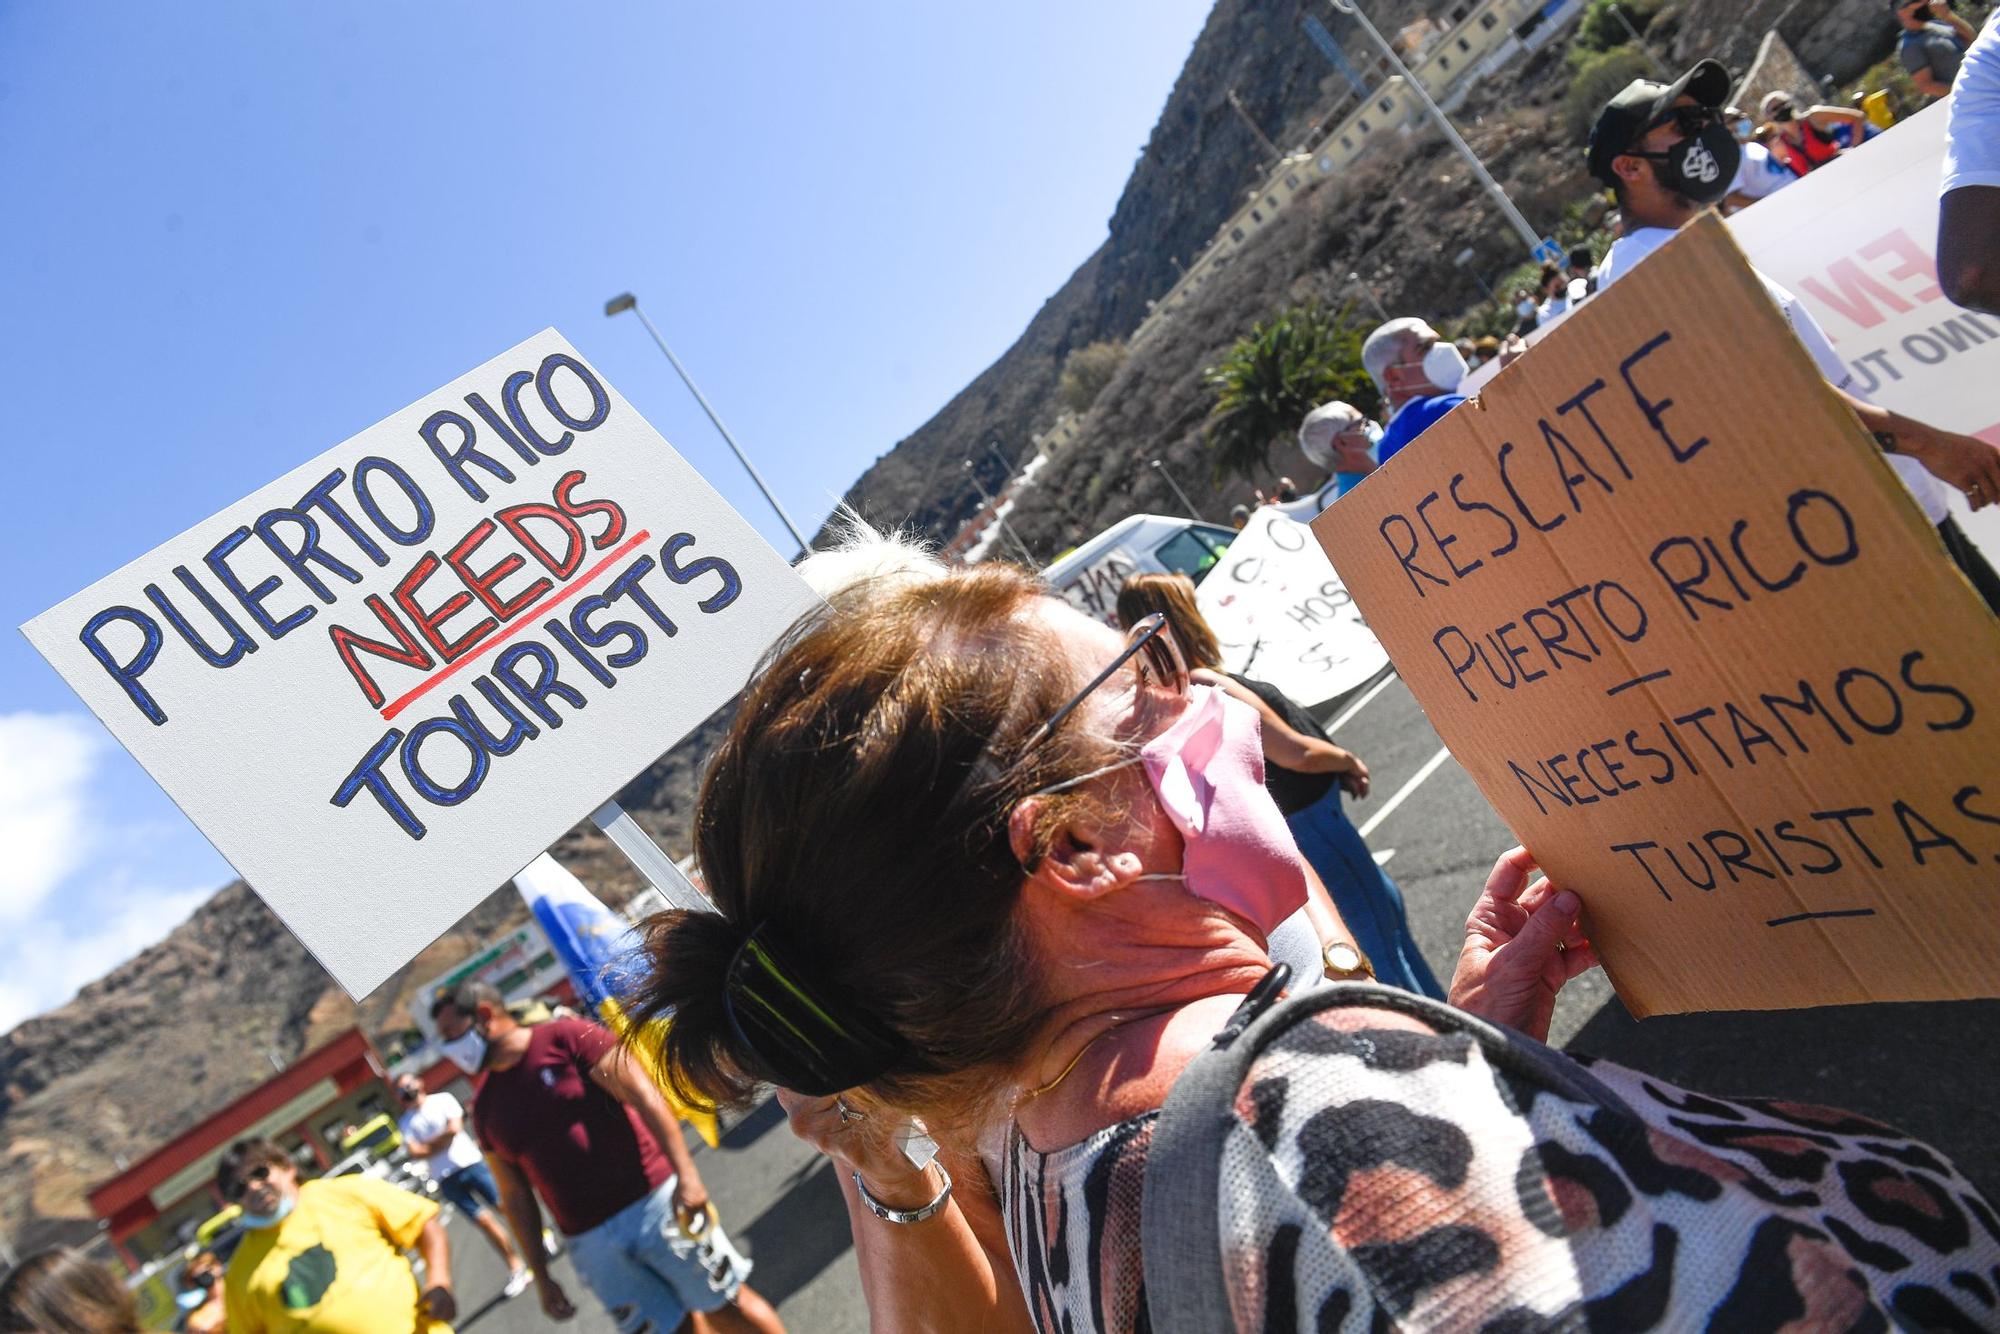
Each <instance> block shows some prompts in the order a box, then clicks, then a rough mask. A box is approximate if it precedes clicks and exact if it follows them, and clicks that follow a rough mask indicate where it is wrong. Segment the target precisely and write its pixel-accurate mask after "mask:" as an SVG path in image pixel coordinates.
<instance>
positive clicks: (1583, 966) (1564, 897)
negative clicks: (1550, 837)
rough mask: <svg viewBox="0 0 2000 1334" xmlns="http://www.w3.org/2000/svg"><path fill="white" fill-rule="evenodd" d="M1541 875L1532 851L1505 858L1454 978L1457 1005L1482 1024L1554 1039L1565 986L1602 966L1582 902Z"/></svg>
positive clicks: (1491, 879)
mask: <svg viewBox="0 0 2000 1334" xmlns="http://www.w3.org/2000/svg"><path fill="white" fill-rule="evenodd" d="M1535 870H1536V867H1535V861H1534V858H1533V857H1531V856H1530V855H1529V854H1528V850H1527V849H1526V848H1514V849H1513V850H1511V851H1509V852H1505V853H1502V854H1501V857H1500V860H1499V861H1498V862H1496V863H1494V866H1493V874H1492V875H1490V876H1488V877H1487V878H1486V888H1485V889H1483V890H1481V891H1480V894H1479V901H1478V902H1476V903H1474V904H1473V905H1472V913H1471V915H1470V916H1469V917H1467V918H1466V919H1465V944H1464V946H1463V947H1462V948H1461V949H1460V950H1459V954H1458V969H1457V971H1456V972H1455V973H1454V974H1453V975H1452V979H1451V1003H1452V1004H1453V1005H1456V1006H1458V1007H1459V1008H1460V1009H1462V1010H1468V1011H1470V1012H1471V1013H1473V1014H1476V1015H1478V1016H1479V1017H1480V1018H1482V1019H1489V1020H1491V1021H1493V1022H1494V1023H1496V1024H1505V1025H1507V1026H1508V1027H1509V1028H1512V1029H1516V1030H1518V1031H1519V1032H1522V1033H1526V1034H1527V1035H1528V1036H1529V1037H1531V1038H1533V1039H1535V1041H1537V1042H1546V1041H1548V1036H1549V1017H1550V1016H1551V1015H1552V1014H1553V1013H1554V1012H1555V1005H1556V993H1557V992H1558V991H1561V990H1562V988H1563V984H1564V983H1566V982H1568V981H1569V980H1570V979H1571V978H1573V977H1576V976H1578V975H1579V974H1582V973H1586V972H1589V971H1590V970H1591V969H1592V968H1595V967H1597V952H1596V951H1595V950H1594V949H1592V948H1591V944H1590V940H1589V938H1588V937H1587V936H1585V935H1584V934H1583V926H1582V924H1581V922H1579V920H1578V917H1577V914H1578V913H1579V912H1580V911H1581V909H1582V907H1583V902H1582V900H1580V899H1578V898H1577V896H1576V895H1574V894H1572V893H1570V892H1569V891H1568V890H1566V889H1564V890H1558V889H1557V888H1556V887H1555V886H1554V885H1552V884H1550V883H1549V882H1548V881H1547V880H1546V879H1540V880H1536V881H1534V882H1533V883H1532V884H1530V883H1529V876H1530V875H1532V874H1533V873H1534V871H1535Z"/></svg>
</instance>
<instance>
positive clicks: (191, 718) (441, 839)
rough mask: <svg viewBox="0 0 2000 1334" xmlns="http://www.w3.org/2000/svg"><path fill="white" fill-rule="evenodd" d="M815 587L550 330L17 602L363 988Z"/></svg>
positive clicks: (62, 661) (722, 681)
mask: <svg viewBox="0 0 2000 1334" xmlns="http://www.w3.org/2000/svg"><path fill="white" fill-rule="evenodd" d="M814 601H815V599H814V597H813V594H812V593H811V592H810V591H809V590H808V589H807V588H806V586H805V585H804V583H803V582H802V581H801V580H800V579H799V577H798V576H797V575H796V574H795V573H793V571H792V570H791V568H790V567H789V566H788V565H787V564H786V562H785V561H784V560H783V559H782V558H781V557H780V556H779V555H778V554H777V553H776V552H775V551H773V550H772V549H771V548H770V547H769V546H768V545H766V544H765V542H764V541H763V539H762V538H760V537H759V536H758V535H757V533H756V532H755V530H754V529H752V528H751V526H750V525H749V524H748V523H746V522H745V521H744V520H743V518H742V517H741V516H740V515H738V514H737V513H736V512H735V511H734V510H732V509H731V508H730V507H729V506H728V504H727V503H725V502H724V501H723V500H722V498H721V497H720V496H718V495H717V494H716V493H715V491H714V490H713V489H712V488H710V487H709V485H708V484H707V483H706V482H704V481H703V480H702V479H701V476H700V475H699V474H698V473H696V472H695V471H694V469H693V468H691V467H689V466H688V464H687V463H686V462H685V461H684V460H682V459H681V458H680V457H679V456H678V455H677V454H675V453H674V451H673V450H672V449H671V448H669V447H668V445H667V443H666V441H664V440H662V439H661V438H660V436H659V434H658V433H657V432H655V431H654V430H653V429H652V427H650V426H648V425H647V424H646V422H645V421H644V420H643V419H642V418H641V417H640V416H639V414H638V412H637V411H635V410H634V409H633V407H632V405H631V404H630V403H628V402H626V401H625V399H624V398H622V397H621V396H620V395H619V394H618V392H617V391H616V390H615V389H613V388H612V387H611V386H610V385H609V384H607V383H606V382H605V380H604V378H603V377H602V376H600V375H599V374H598V373H597V372H596V371H594V370H593V369H591V367H590V366H589V365H588V364H587V363H586V362H585V361H584V360H583V359H582V358H581V357H580V356H578V355H577V353H576V351H575V349H573V348H572V347H570V345H569V344H568V343H567V342H565V341H564V340H563V338H562V337H561V335H559V334H557V333H555V332H554V331H553V330H547V331H544V332H543V333H541V334H538V335H536V336H535V337H534V338H531V339H529V340H528V341H527V342H524V343H522V344H521V345H520V346H518V347H516V348H514V349H513V350H511V351H509V352H507V353H505V354H504V355H502V356H499V357H496V358H495V359H493V360H492V361H489V362H487V363H486V364H485V365H484V366H481V367H480V368H479V369H477V370H475V371H473V372H472V373H471V374H469V375H466V376H463V377H461V378H460V379H458V380H455V381H453V382H452V383H451V384H449V385H446V386H445V387H444V388H442V389H440V390H438V391H437V392H436V393H434V394H430V395H428V396H426V397H425V398H423V399H422V400H420V401H418V402H417V403H414V404H412V405H411V406H409V407H407V408H405V409H403V410H402V411H401V412H398V413H396V414H395V415H394V416H392V417H390V418H388V419H387V420H385V421H383V422H381V423H380V424H379V425H376V426H374V427H371V428H370V429H369V430H366V431H364V432H362V433H361V434H360V435H357V436H355V437H354V438H353V439H351V440H349V441H347V442H346V443H344V444H341V445H339V446H336V447H335V448H333V449H331V450H328V451H327V452H326V453H324V454H322V455H320V456H319V457H318V458H315V459H313V460H312V461H311V462H309V463H306V464H304V465H302V466H301V467H299V468H297V469H295V470H294V471H292V472H290V473H288V474H286V475H285V476H284V477H282V478H280V479H279V480H277V481H275V482H272V483H271V484H270V485H269V486H266V487H263V488H262V489H260V490H259V491H257V492H256V493H255V494H254V495H252V496H250V497H249V498H248V499H245V500H243V501H241V502H239V503H237V504H236V505H233V506H231V507H230V508H228V509H226V510H224V511H223V512H222V513H220V514H218V515H216V516H215V517H214V518H212V519H209V520H207V521H205V522H203V523H201V524H198V525H196V526H195V527H194V528H192V529H190V530H188V531H187V532H185V533H183V534H182V535H181V536H179V537H177V538H175V539H173V540H172V541H170V542H167V543H166V544H164V545H162V546H161V547H159V548H158V549H157V550H155V551H153V552H151V553H149V554H148V555H146V556H144V557H141V558H140V559H138V560H136V561H134V562H132V563H131V564H130V565H127V566H126V567H125V568H124V569H122V570H119V571H118V572H117V573H115V574H113V575H110V576H109V577H107V578H105V579H103V580H100V581H99V582H97V583H96V584H93V585H92V586H91V587H89V588H87V589H85V590H84V591H83V592H81V593H78V594H77V595H76V596H74V597H72V598H70V599H68V600H67V601H65V602H63V603H61V604H60V605H59V606H57V607H55V608H54V609H53V610H50V611H48V612H46V613H44V614H43V615H41V616H39V617H37V618H35V619H34V620H33V621H31V622H29V623H28V624H27V625H26V626H24V627H23V629H24V631H25V633H26V634H27V636H28V638H29V639H30V640H31V641H33V643H34V645H35V647H36V648H37V649H39V650H40V651H41V652H42V654H43V656H45V657H46V658H48V660H49V661H50V663H52V664H53V665H54V666H55V668H56V670H57V671H59V672H60V673H62V675H63V677H64V679H66V680H67V681H68V682H69V683H70V685H71V686H72V687H74V688H75V689H76V691H77V693H78V694H79V695H81V696H82V697H83V699H84V702H85V703H86V704H88V705H89V706H90V708H91V709H92V710H93V711H94V712H95V713H96V714H97V716H98V717H99V718H101V719H102V720H103V721H104V723H105V725H106V726H107V727H109V728H110V729H111V732H112V734H113V735H114V736H116V737H117V738H118V739H119V740H120V741H121V742H123V743H124V744H125V746H126V748H127V749H129V750H130V751H131V752H132V753H133V754H134V755H135V756H136V757H138V759H139V761H140V763H142V764H144V765H145V766H146V768H147V769H148V770H150V771H151V773H152V774H153V776H154V777H155V778H156V779H158V780H159V782H160V785H161V786H162V787H164V788H165V789H166V790H167V793H168V795H170V796H171V797H173V799H174V800H175V801H176V802H177V803H179V805H180V807H181V809H182V810H184V811H186V812H187V814H188V816H189V817H190V818H191V819H193V820H194V822H195V824H196V825H198V826H200V828H201V830H202V832H203V833H204V834H206V835H207V836H208V838H209V840H210V841H211V842H212V843H214V844H215V846H216V848H217V849H218V850H220V851H221V853H222V854H223V855H224V856H225V857H227V858H228V859H229V860H230V862H231V863H232V864H233V865H234V866H235V867H236V869H237V870H238V871H239V872H241V873H242V875H243V877H244V879H246V880H248V881H249V882H250V884H251V886H252V887H253V888H255V889H256V890H257V892H258V893H259V894H261V895H262V896H263V897H264V899H265V901H266V902H268V903H269V904H270V905H271V907H272V908H273V909H275V910H276V911H277V913H278V915H279V916H280V917H282V918H283V919H284V921H285V924H286V925H287V926H289V927H290V928H291V929H292V931H293V932H294V933H295V934H296V935H297V936H298V937H299V939H300V940H301V941H302V942H303V943H304V944H305V945H306V947H307V948H308V949H310V950H311V951H312V952H313V954H314V955H315V956H316V957H317V958H318V959H319V961H320V962H321V963H322V964H324V965H325V966H326V969H327V971H328V972H330V973H332V974H333V976H334V977H335V978H336V979H337V980H338V981H339V982H340V984H341V985H342V986H344V987H345V988H346V989H347V990H348V991H349V992H351V993H353V994H355V995H357V996H358V995H361V994H363V993H365V992H368V991H370V990H372V989H373V988H374V987H375V986H376V985H378V984H379V983H380V982H381V981H382V980H383V979H384V978H386V977H387V976H388V975H389V974H390V973H391V972H393V971H394V970H395V969H396V968H398V967H400V966H401V965H402V963H403V962H404V961H405V960H407V959H409V958H411V957H412V956H414V955H415V954H416V953H417V952H418V950H420V949H421V948H422V947H423V946H424V945H425V944H426V943H428V942H429V941H430V940H432V939H433V938H434V937H435V936H436V935H437V934H438V933H439V932H441V931H442V930H444V929H445V928H446V927H447V926H449V925H450V924H451V923H452V922H453V921H455V920H457V918H458V917H459V916H461V915H462V914H463V913H464V912H465V911H466V910H467V909H469V908H471V907H472V906H473V905H474V904H476V903H477V902H478V901H479V900H480V899H482V898H484V897H485V896H486V895H487V894H489V893H491V892H492V891H493V889H494V888H495V887H497V886H498V885H500V884H501V883H502V882H504V881H505V880H506V879H507V878H508V877H510V876H512V875H513V874H514V873H515V872H516V871H519V870H520V869H521V868H522V867H523V866H524V865H526V864H527V863H528V862H529V861H531V860H533V859H534V857H535V856H536V855H537V854H538V853H540V852H541V851H542V850H543V849H544V848H546V847H547V846H548V845H549V844H551V843H553V842H554V841H555V840H556V839H557V837H558V836H560V835H561V834H562V833H563V831H565V830H566V829H568V828H569V827H570V826H571V825H572V824H574V823H575V822H577V821H578V820H580V819H582V818H584V817H585V816H587V815H589V814H590V812H591V811H592V810H593V809H594V808H596V807H597V806H598V805H599V804H600V803H601V802H603V801H604V800H606V799H607V798H608V797H609V796H611V795H612V794H613V793H614V792H616V791H617V789H618V788H619V787H620V786H621V785H623V784H624V783H625V782H626V781H627V780H629V779H630V778H631V777H632V776H633V775H634V774H636V773H638V772H639V770H641V769H642V768H644V767H645V766H646V765H647V764H649V763H651V762H652V761H653V760H654V759H655V758H657V757H658V756H659V754H660V753H661V752H662V751H663V750H665V749H666V748H667V747H669V746H671V745H672V744H673V743H674V742H676V741H678V740H679V739H680V738H681V737H683V736H684V735H686V734H687V732H688V731H690V730H691V729H692V728H693V727H694V726H695V725H696V724H697V723H699V722H700V721H701V720H702V719H703V718H705V717H707V716H708V715H709V714H710V713H712V712H714V710H715V709H717V708H718V707H720V706H721V705H722V704H723V703H725V702H726V701H727V700H728V699H729V698H730V696H732V695H733V694H735V693H736V692H737V691H738V690H740V689H741V688H742V686H743V683H744V682H745V680H747V679H748V676H749V673H750V671H751V669H752V667H753V665H754V664H755V663H756V661H757V659H758V657H759V656H760V655H761V654H762V653H763V651H764V650H765V648H766V647H767V646H768V645H769V644H770V643H771V642H772V640H773V639H775V638H776V636H777V635H778V634H779V633H780V632H781V631H783V630H784V629H785V627H786V626H788V625H790V624H791V623H792V621H793V620H794V619H795V618H796V617H797V616H798V615H799V614H800V613H801V612H803V611H804V610H806V609H807V608H808V607H810V606H812V605H814Z"/></svg>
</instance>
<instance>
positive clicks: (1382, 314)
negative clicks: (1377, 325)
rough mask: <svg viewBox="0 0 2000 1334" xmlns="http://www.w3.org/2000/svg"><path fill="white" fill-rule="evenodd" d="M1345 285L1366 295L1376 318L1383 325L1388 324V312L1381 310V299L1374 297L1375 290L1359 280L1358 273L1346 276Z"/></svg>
mask: <svg viewBox="0 0 2000 1334" xmlns="http://www.w3.org/2000/svg"><path fill="white" fill-rule="evenodd" d="M1347 283H1348V286H1350V287H1358V288H1360V289H1361V290H1362V291H1364V292H1366V293H1367V294H1368V304H1369V305H1371V306H1373V307H1375V315H1376V317H1377V318H1378V319H1380V320H1381V321H1382V323H1384V324H1387V323H1388V322H1389V312H1388V311H1386V310H1384V309H1383V308H1382V298H1381V297H1379V296H1376V295H1375V289H1374V288H1373V287H1371V286H1369V285H1368V284H1367V283H1365V282H1363V281H1362V280H1361V275H1360V274H1359V273H1350V274H1348V275H1347Z"/></svg>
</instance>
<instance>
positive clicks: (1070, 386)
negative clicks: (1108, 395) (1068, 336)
mask: <svg viewBox="0 0 2000 1334" xmlns="http://www.w3.org/2000/svg"><path fill="white" fill-rule="evenodd" d="M1124 364H1125V344H1124V343H1122V342H1099V343H1091V344H1090V345H1088V346H1086V347H1079V348H1077V349H1076V350H1075V351H1073V352H1071V353H1070V354H1069V356H1067V357H1066V358H1064V359H1063V368H1062V379H1061V381H1060V382H1059V383H1058V384H1057V385H1056V392H1057V394H1059V395H1060V396H1061V397H1062V404H1063V406H1064V407H1066V408H1068V409H1069V410H1070V411H1071V412H1074V413H1075V414H1076V415H1077V416H1079V417H1081V416H1082V415H1083V414H1084V413H1086V412H1088V411H1090V405H1091V404H1092V403H1095V402H1096V401H1097V396H1098V394H1100V393H1102V392H1103V390H1104V386H1105V385H1107V384H1110V383H1111V377H1112V376H1114V375H1116V374H1118V368H1119V367H1120V366H1123V365H1124Z"/></svg>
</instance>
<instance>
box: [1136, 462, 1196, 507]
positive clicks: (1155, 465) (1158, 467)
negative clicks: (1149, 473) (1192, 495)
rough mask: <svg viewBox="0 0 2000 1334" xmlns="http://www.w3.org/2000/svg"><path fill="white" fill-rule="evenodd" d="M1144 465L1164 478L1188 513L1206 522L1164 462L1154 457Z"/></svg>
mask: <svg viewBox="0 0 2000 1334" xmlns="http://www.w3.org/2000/svg"><path fill="white" fill-rule="evenodd" d="M1146 466H1147V467H1149V468H1151V469H1152V470H1153V471H1154V472H1156V473H1158V474H1160V476H1161V477H1162V478H1164V479H1165V480H1166V483H1167V485H1168V486H1170V487H1172V488H1173V491H1174V494H1175V495H1177V496H1179V497H1180V500H1181V504H1183V505H1185V506H1187V512H1188V514H1189V515H1191V516H1192V517H1193V518H1195V519H1196V520H1198V521H1199V522H1201V523H1207V522H1208V520H1207V519H1206V518H1204V517H1203V516H1202V512H1201V511H1200V510H1198V509H1196V508H1195V507H1194V502H1193V501H1192V500H1189V499H1188V493H1187V492H1185V491H1183V490H1181V484H1180V483H1179V482H1176V481H1175V480H1174V475H1173V474H1172V473H1170V472H1168V471H1167V466H1166V465H1165V464H1164V463H1161V462H1160V461H1159V460H1158V459H1154V460H1153V461H1152V462H1151V463H1149V464H1147V465H1146Z"/></svg>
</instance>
